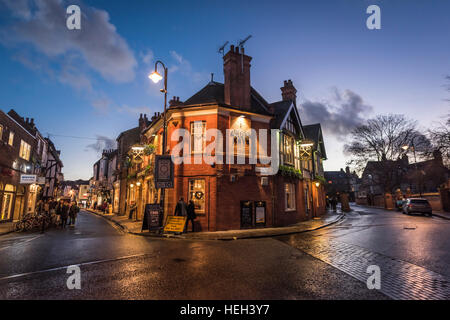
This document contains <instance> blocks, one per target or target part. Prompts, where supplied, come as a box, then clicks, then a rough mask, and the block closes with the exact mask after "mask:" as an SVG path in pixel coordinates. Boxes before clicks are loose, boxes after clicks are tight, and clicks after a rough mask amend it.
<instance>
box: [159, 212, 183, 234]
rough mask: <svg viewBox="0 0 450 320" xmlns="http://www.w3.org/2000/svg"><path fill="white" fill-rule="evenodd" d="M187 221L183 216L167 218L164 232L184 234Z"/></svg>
mask: <svg viewBox="0 0 450 320" xmlns="http://www.w3.org/2000/svg"><path fill="white" fill-rule="evenodd" d="M186 220H187V218H186V217H182V216H167V220H166V225H165V226H164V232H165V233H166V232H173V233H183V232H184V226H185V225H186Z"/></svg>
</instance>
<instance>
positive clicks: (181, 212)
mask: <svg viewBox="0 0 450 320" xmlns="http://www.w3.org/2000/svg"><path fill="white" fill-rule="evenodd" d="M174 215H175V216H182V217H186V218H187V221H186V225H185V226H184V232H187V228H188V225H189V221H190V222H191V224H192V232H195V231H194V230H195V227H194V225H195V219H196V218H197V215H196V214H195V205H194V201H192V200H190V201H189V204H186V202H184V198H183V197H180V200H179V201H178V202H177V205H176V206H175V213H174Z"/></svg>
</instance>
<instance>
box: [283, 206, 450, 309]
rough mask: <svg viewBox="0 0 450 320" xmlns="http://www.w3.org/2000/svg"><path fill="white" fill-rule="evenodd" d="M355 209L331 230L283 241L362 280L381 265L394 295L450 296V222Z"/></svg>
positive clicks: (388, 290) (386, 287) (384, 285)
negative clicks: (373, 267)
mask: <svg viewBox="0 0 450 320" xmlns="http://www.w3.org/2000/svg"><path fill="white" fill-rule="evenodd" d="M353 208H354V209H355V211H353V212H351V213H349V214H347V216H346V219H345V220H344V221H342V222H341V223H339V224H336V225H334V226H331V227H330V228H326V229H321V230H318V231H315V232H311V233H308V234H298V235H292V236H286V237H279V238H278V239H280V240H281V241H283V242H285V243H288V244H289V245H291V246H293V247H296V248H298V249H300V250H302V251H303V252H306V253H308V254H310V255H311V256H313V257H315V258H317V259H320V260H321V261H324V262H326V263H328V264H330V265H332V266H333V267H335V268H338V269H339V270H342V271H344V272H346V273H347V274H349V275H351V276H353V277H355V278H357V279H360V280H361V281H365V280H367V277H368V274H367V272H366V271H367V267H368V266H371V265H376V266H378V267H379V268H380V271H381V290H380V291H381V292H382V293H384V294H386V295H388V296H389V297H391V298H394V299H447V300H448V299H450V221H448V220H444V219H441V218H439V217H432V218H430V217H423V216H420V215H410V216H408V215H403V214H402V213H400V212H395V211H387V210H381V209H367V208H363V207H359V206H353Z"/></svg>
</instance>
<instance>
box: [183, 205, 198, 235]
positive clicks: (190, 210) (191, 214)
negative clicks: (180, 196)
mask: <svg viewBox="0 0 450 320" xmlns="http://www.w3.org/2000/svg"><path fill="white" fill-rule="evenodd" d="M186 211H187V221H186V230H187V229H188V227H189V221H190V222H191V223H192V232H195V231H194V224H195V218H197V215H196V214H195V205H194V201H192V200H189V204H188V205H187V209H186Z"/></svg>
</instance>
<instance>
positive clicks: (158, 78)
mask: <svg viewBox="0 0 450 320" xmlns="http://www.w3.org/2000/svg"><path fill="white" fill-rule="evenodd" d="M148 77H149V78H150V79H151V80H152V81H153V82H154V83H158V82H160V81H161V80H162V78H163V77H162V75H160V74H159V73H158V71H156V70H155V71H154V72H152V74H151V75H149V76H148Z"/></svg>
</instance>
